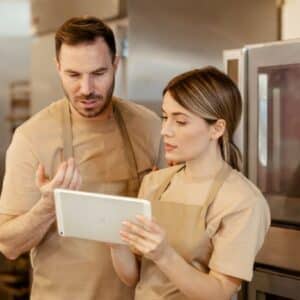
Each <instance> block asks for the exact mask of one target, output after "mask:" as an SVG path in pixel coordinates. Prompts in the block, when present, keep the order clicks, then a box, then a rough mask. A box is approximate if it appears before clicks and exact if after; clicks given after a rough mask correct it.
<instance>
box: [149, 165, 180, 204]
mask: <svg viewBox="0 0 300 300" xmlns="http://www.w3.org/2000/svg"><path fill="white" fill-rule="evenodd" d="M172 168H173V171H172V172H171V173H170V174H168V177H167V178H165V179H164V181H163V182H162V184H161V185H160V186H159V188H158V189H157V191H156V192H155V193H154V195H153V200H154V201H157V200H159V199H160V197H161V195H162V194H163V193H164V192H165V191H166V190H167V188H168V187H169V185H170V183H171V180H172V178H173V176H174V175H175V174H176V173H178V172H179V171H181V170H182V169H184V168H185V165H183V164H180V165H178V166H173V167H172Z"/></svg>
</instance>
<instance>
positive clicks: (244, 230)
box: [209, 194, 270, 281]
mask: <svg viewBox="0 0 300 300" xmlns="http://www.w3.org/2000/svg"><path fill="white" fill-rule="evenodd" d="M244 203H246V205H243V206H240V207H238V208H237V207H234V209H233V210H232V211H228V212H227V214H225V215H224V216H223V217H222V221H221V223H220V226H219V228H218V230H217V231H216V232H215V233H214V235H213V236H212V237H211V239H212V244H213V252H212V256H211V259H210V261H209V268H210V269H211V270H215V271H218V272H220V273H223V274H226V275H229V276H233V277H236V278H239V279H243V280H246V281H251V279H252V275H253V264H254V261H255V257H256V254H257V252H258V251H259V249H260V248H261V247H262V244H263V241H264V239H265V235H266V233H267V231H268V229H269V226H270V212H269V207H268V205H267V203H266V200H265V199H264V198H263V196H262V195H260V194H257V195H255V194H252V195H251V196H250V195H249V197H246V198H244Z"/></svg>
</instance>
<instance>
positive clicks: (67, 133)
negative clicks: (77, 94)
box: [61, 100, 141, 197]
mask: <svg viewBox="0 0 300 300" xmlns="http://www.w3.org/2000/svg"><path fill="white" fill-rule="evenodd" d="M113 111H114V116H115V120H116V122H117V125H118V127H119V130H120V134H121V137H122V140H123V142H124V147H125V154H126V157H127V162H128V170H129V173H130V176H129V178H130V179H128V180H127V190H126V191H125V194H126V195H127V196H132V197H136V195H137V194H138V190H139V187H140V184H141V178H140V176H139V173H138V166H137V161H136V158H135V154H134V150H133V146H132V143H131V140H130V137H129V134H128V131H127V128H126V124H125V122H124V118H123V116H122V114H121V112H120V110H119V108H118V106H117V105H116V103H114V102H113ZM61 117H62V121H63V126H62V129H63V143H64V145H63V149H64V152H63V154H64V157H63V159H64V160H67V159H68V158H70V157H73V156H74V153H73V143H72V141H73V138H72V121H71V111H70V105H69V101H68V100H66V101H65V103H64V112H63V115H62V116H61ZM99 184H101V183H99Z"/></svg>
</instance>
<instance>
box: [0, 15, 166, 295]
mask: <svg viewBox="0 0 300 300" xmlns="http://www.w3.org/2000/svg"><path fill="white" fill-rule="evenodd" d="M55 42H56V60H57V70H58V73H59V76H60V78H61V81H62V86H63V88H64V91H65V95H66V98H64V99H62V100H59V101H57V102H54V103H53V104H51V105H50V106H48V107H47V108H45V109H44V110H42V111H41V112H39V113H37V114H36V115H35V116H33V117H32V118H31V119H30V120H29V121H27V122H26V123H24V124H23V125H22V126H20V127H19V128H18V129H17V130H16V133H15V135H14V138H13V141H12V143H11V145H10V147H9V149H8V152H7V161H6V174H5V178H4V185H3V191H2V195H1V201H0V251H1V252H2V253H3V254H4V255H5V256H7V257H8V258H10V259H15V258H16V257H18V256H19V255H20V254H21V253H23V252H26V251H28V250H31V261H32V266H33V286H32V294H31V299H34V300H36V299H42V300H54V299H55V300H66V299H80V300H89V299H90V300H92V299H93V300H95V299H101V300H106V299H107V300H114V299H122V300H126V299H132V298H133V293H132V290H131V289H129V288H127V287H125V286H124V285H123V284H122V283H121V282H120V281H119V279H118V278H117V276H116V275H115V273H114V271H113V267H112V263H111V258H110V251H109V247H108V246H107V245H105V244H102V243H98V242H94V241H87V240H79V239H71V238H61V237H59V235H58V234H57V231H56V227H55V211H54V205H53V189H54V188H57V187H61V188H69V189H79V188H80V189H81V190H85V191H89V192H102V193H109V194H119V195H131V196H135V195H137V191H138V187H139V184H140V180H141V178H142V176H143V175H144V174H145V173H147V172H149V171H150V170H151V168H152V167H153V165H155V164H158V166H159V165H160V163H161V162H159V161H160V157H159V152H160V150H159V148H160V147H159V144H160V133H159V131H160V121H159V118H157V117H156V115H155V114H154V113H152V112H150V111H149V110H147V109H146V108H143V107H141V106H139V105H137V104H133V103H130V102H126V101H123V100H120V99H116V98H115V97H113V96H112V94H113V89H114V77H115V72H116V69H117V64H118V58H117V57H116V49H115V41H114V36H113V33H112V31H111V30H110V28H108V27H107V26H106V25H105V24H104V23H102V22H101V21H100V20H99V19H97V18H93V17H84V18H72V19H70V20H68V21H67V22H66V23H64V24H63V25H62V26H61V28H59V30H58V31H57V33H56V36H55Z"/></svg>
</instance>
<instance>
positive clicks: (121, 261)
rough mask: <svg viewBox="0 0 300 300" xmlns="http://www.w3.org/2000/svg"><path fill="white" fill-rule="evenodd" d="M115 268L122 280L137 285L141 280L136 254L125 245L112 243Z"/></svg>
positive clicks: (130, 284) (127, 283) (111, 250)
mask: <svg viewBox="0 0 300 300" xmlns="http://www.w3.org/2000/svg"><path fill="white" fill-rule="evenodd" d="M110 252H111V258H112V262H113V266H114V269H115V271H116V273H117V274H118V276H119V278H120V279H121V281H122V282H124V283H125V284H126V285H127V286H135V285H136V284H137V282H138V280H139V267H138V262H137V259H136V256H135V255H134V254H133V253H132V252H131V251H130V249H129V248H128V247H127V246H124V245H110Z"/></svg>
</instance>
